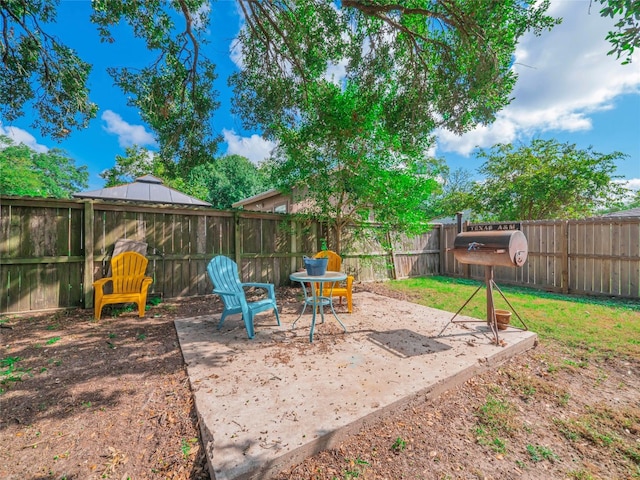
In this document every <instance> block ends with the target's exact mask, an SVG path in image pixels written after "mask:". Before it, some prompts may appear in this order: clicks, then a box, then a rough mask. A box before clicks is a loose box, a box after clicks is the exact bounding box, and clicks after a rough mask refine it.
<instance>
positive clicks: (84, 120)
mask: <svg viewBox="0 0 640 480" xmlns="http://www.w3.org/2000/svg"><path fill="white" fill-rule="evenodd" d="M56 6H57V2H56V1H53V0H29V1H26V0H11V1H3V2H0V18H1V20H2V22H1V24H0V28H1V29H2V34H1V35H0V72H1V73H0V115H1V116H2V119H3V121H4V122H7V123H11V122H13V121H14V120H16V119H18V118H20V117H21V116H23V115H24V106H25V104H27V103H31V105H32V106H33V108H34V109H35V110H36V112H37V113H38V115H37V116H36V117H35V118H34V122H33V124H32V127H33V128H39V129H40V130H41V131H42V133H43V134H44V135H50V136H51V137H52V138H54V139H61V138H64V137H66V136H67V135H68V134H69V133H70V132H71V131H72V130H73V129H75V128H84V127H86V126H87V125H88V124H89V121H90V120H91V119H92V118H94V117H95V116H96V113H97V111H98V107H97V105H95V104H94V103H92V102H91V101H90V100H89V88H88V87H87V80H88V78H89V73H90V72H91V65H90V64H88V63H86V62H84V61H83V60H82V59H81V58H80V57H78V56H77V55H76V53H75V52H74V51H73V50H71V49H70V48H68V47H66V46H65V45H63V44H61V43H60V42H59V41H58V40H57V39H56V38H54V37H52V36H51V35H49V34H47V33H46V24H47V23H50V22H54V21H55V18H56V10H55V9H56Z"/></svg>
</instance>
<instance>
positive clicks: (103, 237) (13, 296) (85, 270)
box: [0, 197, 439, 313]
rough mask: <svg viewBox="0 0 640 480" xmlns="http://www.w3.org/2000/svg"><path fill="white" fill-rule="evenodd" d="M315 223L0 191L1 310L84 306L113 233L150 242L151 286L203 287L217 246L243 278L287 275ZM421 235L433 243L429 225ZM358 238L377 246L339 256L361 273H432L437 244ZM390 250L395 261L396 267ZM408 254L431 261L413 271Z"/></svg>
mask: <svg viewBox="0 0 640 480" xmlns="http://www.w3.org/2000/svg"><path fill="white" fill-rule="evenodd" d="M373 228H374V227H372V229H373ZM321 232H322V228H321V226H320V225H319V224H317V223H316V222H313V221H309V220H307V219H302V218H300V217H295V216H288V215H280V214H269V213H258V212H244V211H243V212H239V211H238V212H232V211H222V210H214V209H211V208H203V207H179V206H167V205H136V204H131V203H122V202H120V203H118V202H102V201H91V200H56V199H32V198H14V197H0V239H1V243H0V282H1V283H0V313H18V312H27V311H37V310H47V309H54V308H69V307H84V308H91V307H92V306H93V287H92V284H93V282H94V281H95V280H97V279H98V278H102V277H103V276H105V275H106V273H107V269H108V265H109V260H110V258H111V253H112V252H113V247H114V245H115V242H116V240H118V239H121V238H126V239H131V240H136V241H142V242H145V243H147V244H148V250H147V257H148V258H149V267H148V271H147V273H148V274H149V275H150V276H151V277H152V278H153V279H154V281H153V284H152V286H151V290H150V293H151V295H154V294H155V295H161V296H163V297H166V298H175V297H188V296H195V295H204V294H208V293H211V290H212V285H211V284H210V282H209V279H208V276H207V275H206V266H207V264H208V262H209V261H210V260H211V258H212V257H213V256H214V255H218V254H223V255H227V256H229V257H231V258H233V259H234V260H235V261H236V263H237V264H238V267H239V270H240V274H241V276H242V280H243V281H245V282H249V281H265V282H270V283H274V284H276V285H289V284H290V280H289V275H290V274H291V273H292V272H294V271H296V270H298V269H300V268H301V267H302V257H303V255H312V254H314V253H315V252H317V251H318V250H319V246H320V237H321ZM428 235H431V236H435V237H436V243H437V235H434V234H433V233H431V234H428ZM373 237H375V235H374V236H373ZM414 242H415V240H414ZM360 243H362V242H360ZM428 243H429V242H427V244H428ZM432 243H433V241H432ZM354 245H355V244H354ZM363 245H364V243H363ZM366 245H367V246H368V247H371V248H374V249H375V251H360V252H358V251H354V250H353V249H352V250H351V252H352V253H351V254H350V255H349V256H348V257H347V256H345V258H344V267H345V269H348V271H349V272H350V273H353V274H354V275H356V276H357V277H358V279H359V280H360V281H369V280H384V279H388V278H394V274H395V272H396V271H399V272H400V275H403V276H404V275H406V276H408V275H416V274H421V275H428V274H434V273H437V267H438V260H437V259H438V258H439V251H438V250H437V248H436V249H435V250H433V251H431V252H430V253H429V252H425V253H423V254H422V256H424V255H426V256H430V257H434V258H435V260H434V259H433V258H432V259H431V260H425V259H420V257H421V254H420V252H419V248H420V247H419V244H416V245H414V246H413V247H412V248H414V249H415V251H407V252H403V251H394V253H393V255H392V253H391V252H389V251H388V250H384V249H383V248H382V247H381V246H380V243H379V242H376V241H374V242H373V243H369V244H366ZM399 245H401V244H399ZM394 258H395V260H396V262H397V263H398V264H399V267H395V268H394V266H393V262H394ZM409 258H411V259H413V262H408V261H407V259H409ZM409 263H413V264H415V265H418V266H420V268H428V269H431V270H420V271H418V270H416V268H413V267H411V266H410V265H409Z"/></svg>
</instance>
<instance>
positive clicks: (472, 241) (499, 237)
mask: <svg viewBox="0 0 640 480" xmlns="http://www.w3.org/2000/svg"><path fill="white" fill-rule="evenodd" d="M452 250H453V255H454V257H455V259H456V260H457V261H458V262H460V263H464V264H468V265H484V267H485V275H484V277H485V284H484V286H486V289H487V320H486V321H487V324H488V325H489V327H490V328H491V331H492V332H493V335H494V340H495V343H496V345H500V338H499V336H498V322H497V320H496V309H495V307H494V304H493V290H494V289H495V290H497V291H498V292H499V293H500V295H501V296H502V298H503V299H504V300H505V302H507V305H509V307H510V308H511V310H512V311H513V312H514V313H515V314H516V316H517V317H518V319H519V320H520V322H521V323H522V325H523V326H524V328H525V330H528V328H527V325H526V324H525V323H524V321H523V320H522V318H520V315H518V313H517V312H516V311H515V309H514V308H513V306H512V305H511V303H509V300H507V298H506V297H505V296H504V294H503V293H502V291H501V290H500V288H498V286H497V285H496V283H495V282H494V280H493V268H494V267H496V266H503V267H521V266H522V265H524V263H525V262H526V261H527V255H528V244H527V238H526V237H525V236H524V233H522V232H521V231H520V230H497V231H493V230H489V231H472V232H461V233H458V235H456V238H455V239H454V242H453V249H452ZM482 286H483V285H480V286H479V287H478V288H477V289H476V291H475V292H473V295H471V297H469V299H468V300H467V301H466V302H465V303H464V305H462V307H460V309H459V310H458V311H457V312H456V314H455V315H454V316H453V318H452V319H451V320H450V321H449V323H447V325H445V327H444V328H443V329H442V331H441V332H440V334H439V335H442V332H444V330H445V329H446V328H447V327H448V326H449V324H450V323H456V320H455V319H456V317H457V316H458V314H459V313H460V312H461V311H462V309H463V308H464V307H466V306H467V304H468V303H469V302H470V301H471V299H472V298H473V297H474V296H475V295H476V293H478V291H479V290H480V289H481V288H482ZM479 321H482V322H484V320H479ZM458 322H460V323H467V322H469V320H464V321H463V320H458Z"/></svg>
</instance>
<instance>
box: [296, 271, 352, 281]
mask: <svg viewBox="0 0 640 480" xmlns="http://www.w3.org/2000/svg"><path fill="white" fill-rule="evenodd" d="M289 278H290V279H291V280H294V281H296V282H339V281H340V280H346V279H347V274H346V273H342V272H326V273H325V274H324V275H309V274H308V273H307V272H306V271H302V272H294V273H292V274H291V275H289Z"/></svg>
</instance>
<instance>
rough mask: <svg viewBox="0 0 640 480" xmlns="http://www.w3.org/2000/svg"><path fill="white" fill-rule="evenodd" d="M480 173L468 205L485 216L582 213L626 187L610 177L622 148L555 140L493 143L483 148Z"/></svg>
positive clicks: (521, 217) (607, 201) (611, 199)
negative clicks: (583, 147)
mask: <svg viewBox="0 0 640 480" xmlns="http://www.w3.org/2000/svg"><path fill="white" fill-rule="evenodd" d="M478 157H479V158H484V159H485V160H486V161H485V163H484V164H483V165H482V167H481V168H480V169H479V172H480V174H481V175H482V176H483V177H484V178H485V180H484V181H483V182H480V183H477V184H476V185H475V188H474V192H473V210H474V213H475V214H479V215H480V216H481V217H482V218H483V219H485V220H504V221H511V220H545V219H559V218H583V217H586V216H589V215H591V214H593V213H594V212H595V211H597V209H598V208H601V207H602V206H604V205H611V204H613V203H616V202H620V201H622V199H623V198H624V195H625V194H626V193H627V190H626V188H624V187H623V186H622V185H620V184H619V183H615V182H614V180H615V179H616V178H618V177H616V176H615V175H614V172H615V170H616V163H615V162H616V161H617V160H620V159H623V158H625V157H626V155H624V154H623V153H620V152H613V153H609V154H603V153H598V152H595V151H593V149H591V148H588V149H586V150H581V149H578V148H576V146H575V145H573V144H569V143H562V144H561V143H559V142H557V141H556V140H540V139H538V140H534V141H533V142H531V145H521V146H518V147H516V146H513V145H511V144H502V145H496V146H494V147H493V148H491V149H490V150H482V151H481V152H480V153H478Z"/></svg>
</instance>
